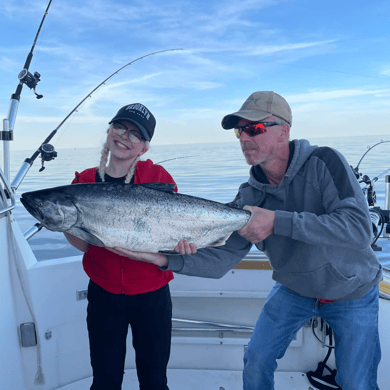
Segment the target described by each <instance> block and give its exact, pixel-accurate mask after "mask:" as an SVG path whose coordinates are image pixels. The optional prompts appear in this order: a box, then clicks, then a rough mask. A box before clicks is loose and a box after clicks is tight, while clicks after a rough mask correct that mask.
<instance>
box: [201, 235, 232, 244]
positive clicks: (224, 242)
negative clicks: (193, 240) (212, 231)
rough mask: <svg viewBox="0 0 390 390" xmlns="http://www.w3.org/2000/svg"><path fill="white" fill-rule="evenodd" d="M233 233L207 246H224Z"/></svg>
mask: <svg viewBox="0 0 390 390" xmlns="http://www.w3.org/2000/svg"><path fill="white" fill-rule="evenodd" d="M231 234H232V233H229V234H228V235H227V236H225V237H221V238H220V239H219V240H217V241H214V242H212V243H211V244H209V245H207V246H208V247H209V246H222V245H225V244H226V241H227V239H228V238H229V237H230V236H231Z"/></svg>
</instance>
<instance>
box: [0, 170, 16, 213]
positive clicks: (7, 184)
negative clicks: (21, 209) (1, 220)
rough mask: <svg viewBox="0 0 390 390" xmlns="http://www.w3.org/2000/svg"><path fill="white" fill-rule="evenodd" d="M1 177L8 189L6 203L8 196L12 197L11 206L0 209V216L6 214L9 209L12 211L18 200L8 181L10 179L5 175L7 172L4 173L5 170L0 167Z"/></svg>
mask: <svg viewBox="0 0 390 390" xmlns="http://www.w3.org/2000/svg"><path fill="white" fill-rule="evenodd" d="M0 179H1V181H2V182H3V184H4V188H5V190H6V193H5V199H4V203H5V204H7V197H10V199H11V205H10V206H6V207H4V208H2V209H0V216H1V215H2V214H5V213H7V212H9V211H11V210H13V209H14V208H15V205H16V200H15V196H14V193H13V191H12V189H11V186H10V184H9V183H8V180H7V178H6V177H5V174H4V172H3V171H2V169H1V168H0ZM2 192H3V191H2Z"/></svg>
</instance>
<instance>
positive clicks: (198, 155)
mask: <svg viewBox="0 0 390 390" xmlns="http://www.w3.org/2000/svg"><path fill="white" fill-rule="evenodd" d="M190 157H200V154H197V155H195V156H183V157H175V158H170V159H169V160H163V161H159V162H158V163H156V164H162V163H163V162H167V161H172V160H179V159H180V158H190Z"/></svg>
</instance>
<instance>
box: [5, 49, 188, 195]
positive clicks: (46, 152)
mask: <svg viewBox="0 0 390 390" xmlns="http://www.w3.org/2000/svg"><path fill="white" fill-rule="evenodd" d="M177 50H183V49H166V50H159V51H155V52H153V53H149V54H146V55H144V56H142V57H139V58H137V59H135V60H133V61H130V62H129V63H127V64H126V65H124V66H122V67H121V68H119V69H118V70H116V71H115V72H114V73H112V74H111V75H110V76H108V77H107V78H106V79H105V80H103V81H102V82H101V83H100V84H99V85H98V86H97V87H95V88H94V89H93V90H92V91H91V92H90V93H88V94H87V95H86V96H85V97H84V99H82V100H81V101H80V103H78V104H77V105H76V107H75V108H73V110H72V111H70V113H69V114H68V115H67V116H66V117H65V118H64V119H63V120H62V122H61V123H60V124H59V125H58V126H57V127H56V128H55V129H54V130H53V131H52V132H51V133H50V134H49V136H48V137H47V138H46V139H45V140H44V141H43V142H42V144H41V145H40V147H39V148H38V149H37V150H36V151H35V152H34V154H33V155H32V156H31V157H30V158H26V160H24V163H23V164H22V166H21V168H20V169H19V171H18V173H17V174H16V176H15V178H14V180H13V181H12V183H11V188H12V190H13V191H14V192H15V191H16V190H17V188H18V187H19V185H20V183H21V182H22V181H23V179H24V177H25V176H26V174H27V172H28V171H29V169H30V168H31V166H32V165H33V163H34V161H35V159H36V158H37V157H38V156H39V155H40V154H41V160H42V167H41V168H40V170H39V171H40V172H41V171H43V170H44V169H45V166H44V162H45V161H51V160H53V159H54V158H56V157H57V152H56V151H55V150H54V146H52V145H50V144H49V141H50V140H51V139H52V138H53V137H54V136H55V134H56V133H57V131H58V130H59V129H60V127H61V126H62V125H63V124H64V123H65V122H66V121H67V120H68V118H69V117H70V116H71V115H72V114H73V113H74V112H76V111H77V109H78V108H79V107H80V106H81V105H82V104H83V103H84V102H85V101H86V100H87V99H88V98H90V97H92V94H93V93H94V92H96V91H97V90H98V89H99V88H100V87H101V86H102V85H104V84H105V83H106V82H107V81H108V80H109V79H110V78H111V77H113V76H115V75H116V74H118V73H119V72H120V71H121V70H122V69H124V68H126V67H127V66H130V65H131V64H134V62H137V61H140V60H142V59H144V58H146V57H149V56H152V55H155V54H159V53H164V52H167V51H177Z"/></svg>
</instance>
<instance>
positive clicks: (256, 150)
mask: <svg viewBox="0 0 390 390" xmlns="http://www.w3.org/2000/svg"><path fill="white" fill-rule="evenodd" d="M276 121H277V118H275V117H273V116H270V117H268V118H265V119H263V120H261V122H276ZM248 123H249V121H247V120H246V119H240V121H239V122H238V126H245V125H246V124H248ZM284 126H285V125H276V126H271V127H266V132H265V133H263V134H259V135H255V136H253V137H251V136H249V135H248V134H247V133H245V132H244V131H242V132H241V136H240V144H241V150H242V152H243V153H244V156H245V160H246V162H247V163H248V164H249V165H258V164H261V165H267V163H269V162H271V161H272V160H273V159H274V158H275V157H277V151H278V148H277V146H278V143H279V142H280V141H281V139H282V138H281V136H282V135H283V127H284Z"/></svg>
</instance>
